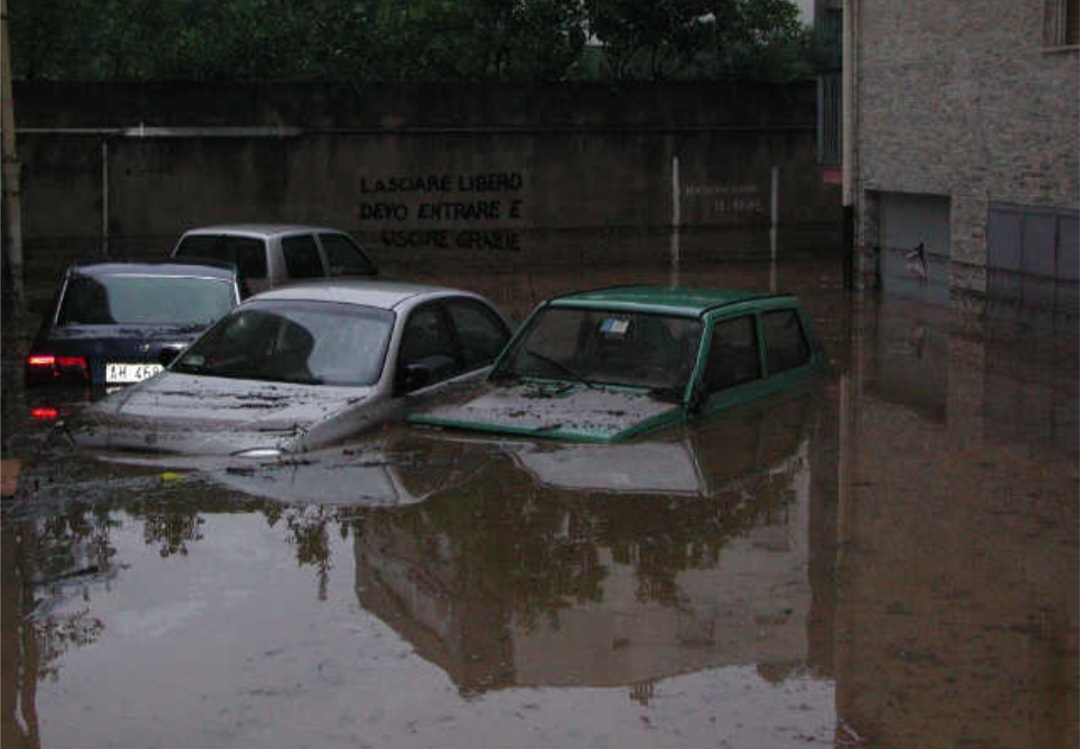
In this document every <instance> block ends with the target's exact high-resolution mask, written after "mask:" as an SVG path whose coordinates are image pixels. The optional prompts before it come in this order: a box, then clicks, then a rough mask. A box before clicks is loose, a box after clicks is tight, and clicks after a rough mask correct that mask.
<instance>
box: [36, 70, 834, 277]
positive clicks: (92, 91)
mask: <svg viewBox="0 0 1080 749" xmlns="http://www.w3.org/2000/svg"><path fill="white" fill-rule="evenodd" d="M814 95H815V91H814V87H813V85H812V84H806V85H797V86H790V87H760V86H741V87H740V86H731V85H696V84H695V85H665V86H652V85H643V86H635V87H632V88H625V89H615V88H611V87H607V86H592V85H588V86H542V87H525V86H414V87H373V88H364V89H352V88H348V87H335V86H303V87H301V86H274V87H269V86H218V87H207V86H188V85H169V86H166V85H140V86H134V85H132V86H126V85H73V84H53V85H49V84H34V85H30V84H23V85H17V86H16V88H15V96H16V116H17V121H18V128H19V149H20V158H21V160H22V164H23V175H24V176H23V201H24V202H23V222H24V229H23V230H24V235H25V242H26V246H27V272H28V274H32V273H34V272H35V269H40V268H41V267H42V263H43V262H44V261H45V260H48V261H49V264H50V265H51V266H56V267H60V266H62V265H63V264H65V263H66V262H67V261H69V260H71V259H74V258H77V257H91V256H94V255H100V254H101V253H102V251H103V248H104V249H107V250H108V252H109V254H110V255H112V256H114V257H150V256H154V255H159V254H163V253H165V252H166V251H167V250H168V249H169V248H170V247H171V245H172V244H173V243H174V242H175V239H176V237H177V236H178V235H179V233H180V232H181V231H182V230H183V229H185V228H186V227H189V226H193V225H200V224H208V223H218V222H232V221H253V220H258V221H291V222H311V223H323V224H329V225H333V226H337V227H341V228H344V229H346V230H348V231H351V232H353V233H354V234H355V235H356V236H357V237H358V238H359V239H361V240H362V241H363V243H364V244H365V246H367V247H368V248H369V250H370V251H371V253H372V255H373V256H374V257H375V259H376V260H377V261H378V262H380V264H381V265H383V266H384V267H386V266H391V267H392V266H394V265H395V264H399V263H401V264H404V263H408V264H412V265H415V264H417V263H418V262H425V261H428V260H433V259H438V260H439V261H446V262H454V263H464V264H473V265H476V264H479V265H483V266H485V267H492V266H500V265H513V266H516V267H520V266H521V265H522V264H526V265H534V264H538V265H545V264H547V265H550V264H563V263H569V264H580V263H583V262H611V263H617V262H623V261H626V260H639V259H647V258H649V257H651V256H652V255H655V254H659V252H660V250H662V249H666V247H667V241H666V239H661V240H659V241H658V240H657V236H656V235H658V234H660V235H666V233H668V232H669V231H670V228H671V225H672V219H673V214H674V212H675V211H676V204H678V212H679V214H680V216H681V221H682V226H683V231H684V232H687V233H689V234H692V233H693V232H695V231H716V230H721V231H724V230H728V229H736V228H737V229H740V230H745V229H748V228H749V229H754V230H758V229H761V228H763V227H764V228H767V227H768V226H769V222H770V209H771V190H772V170H773V168H774V167H775V168H776V170H777V175H778V194H779V200H778V208H779V220H780V225H781V228H782V229H785V228H787V229H799V228H808V227H809V228H822V227H825V228H826V229H828V230H835V228H836V227H837V226H838V223H839V218H840V213H839V194H838V191H837V190H836V188H834V187H830V186H826V185H823V184H822V182H821V180H820V178H819V174H818V170H817V168H816V152H815V132H814V123H815V98H814ZM676 159H677V162H678V176H679V180H678V185H677V187H676V186H674V183H673V177H674V169H675V167H674V165H675V163H676ZM597 233H615V234H620V235H623V236H624V237H625V235H630V236H632V237H634V238H635V240H634V241H632V242H630V243H629V246H632V247H636V249H633V250H630V251H629V255H630V257H627V256H626V255H627V253H628V251H627V250H625V249H623V250H621V251H620V252H621V256H619V257H609V256H607V255H606V250H605V248H604V247H603V246H602V243H600V244H598V243H596V242H595V241H593V238H594V237H595V235H596V234H597ZM685 244H686V252H687V253H689V254H690V255H693V253H694V252H695V249H694V248H695V243H694V240H693V238H692V237H688V238H687V241H686V243H685ZM751 244H752V245H753V247H752V248H750V249H746V251H757V250H759V249H760V246H759V244H757V243H751ZM627 246H628V243H627V242H621V243H620V247H623V248H625V247H627ZM740 246H741V247H744V249H745V248H746V247H748V245H738V246H735V245H733V249H732V251H733V252H738V251H742V250H739V249H738V247H740ZM705 251H708V252H713V251H715V250H705Z"/></svg>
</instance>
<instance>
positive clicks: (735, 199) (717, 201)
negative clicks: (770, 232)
mask: <svg viewBox="0 0 1080 749" xmlns="http://www.w3.org/2000/svg"><path fill="white" fill-rule="evenodd" d="M686 196H687V197H688V198H700V199H701V206H702V208H703V209H704V210H705V211H707V212H709V213H712V214H717V215H720V216H732V215H736V214H746V213H763V212H764V211H765V201H764V199H763V198H762V195H761V193H760V192H759V191H758V188H757V186H756V185H751V184H737V185H687V186H686Z"/></svg>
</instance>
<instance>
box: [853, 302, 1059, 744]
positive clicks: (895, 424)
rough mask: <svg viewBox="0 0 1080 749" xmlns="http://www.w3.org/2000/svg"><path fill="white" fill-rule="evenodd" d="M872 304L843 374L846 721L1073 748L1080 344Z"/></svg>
mask: <svg viewBox="0 0 1080 749" xmlns="http://www.w3.org/2000/svg"><path fill="white" fill-rule="evenodd" d="M864 312H865V313H866V316H865V318H863V319H861V320H859V321H858V322H857V323H856V325H855V336H854V341H855V344H854V346H855V349H854V350H853V352H852V357H851V360H852V362H853V367H852V373H851V378H850V380H849V381H847V382H845V384H844V385H842V387H841V390H842V395H841V402H842V403H849V404H850V409H848V410H847V413H846V415H845V417H844V419H845V425H844V426H843V427H842V429H843V431H844V433H845V437H844V438H843V439H842V440H841V444H842V448H843V451H844V452H845V453H846V456H848V457H849V458H850V462H849V461H848V457H845V459H844V461H843V462H844V463H848V462H849V464H850V466H851V468H850V472H849V474H848V477H847V478H848V480H847V481H845V482H843V484H842V486H843V487H844V488H843V490H842V492H841V502H840V510H839V512H838V516H839V518H840V529H839V532H838V534H837V535H838V541H839V542H840V543H839V548H840V550H841V551H840V557H839V560H838V563H837V570H836V574H837V578H838V580H839V581H840V582H839V583H838V586H837V594H838V600H837V604H836V617H837V630H838V632H843V633H844V636H843V637H842V638H838V639H837V645H836V659H835V663H836V684H837V709H838V712H839V718H840V720H841V721H842V722H843V723H844V724H845V725H851V726H854V727H855V728H856V729H857V730H858V733H859V734H860V735H862V736H864V737H868V738H871V739H875V738H876V739H882V740H887V742H888V743H889V745H890V746H928V745H930V746H960V745H965V746H980V747H991V746H993V747H999V746H1000V747H1004V746H1008V747H1053V748H1056V749H1065V748H1066V747H1074V746H1076V745H1077V740H1078V736H1077V728H1078V726H1080V722H1078V721H1077V714H1078V706H1077V690H1076V685H1077V681H1078V673H1077V660H1076V654H1077V648H1078V640H1080V636H1078V632H1080V621H1078V618H1077V614H1078V609H1080V604H1078V588H1077V585H1076V581H1077V579H1078V573H1080V562H1078V553H1077V540H1078V528H1080V525H1078V516H1077V510H1078V507H1080V503H1078V501H1077V500H1078V484H1077V471H1076V456H1077V451H1078V443H1077V440H1078V436H1080V434H1078V431H1077V415H1078V411H1080V408H1078V399H1077V390H1078V389H1080V378H1078V377H1077V370H1078V367H1080V357H1078V355H1077V353H1078V346H1077V341H1076V340H1075V339H1074V338H1070V337H1068V336H1047V335H1045V334H1043V333H1041V332H1040V331H1038V330H1037V329H1034V328H1031V327H1019V326H1008V325H1003V324H1001V323H999V322H996V321H994V322H985V321H978V320H975V321H973V320H971V319H970V318H968V317H967V316H966V315H965V314H963V313H962V312H959V311H957V310H949V309H944V308H927V307H925V306H923V307H916V306H915V305H911V304H904V303H901V302H899V301H898V300H888V301H887V302H883V303H881V304H879V305H875V306H874V307H872V308H870V309H867V310H864ZM911 326H915V327H916V328H917V329H918V330H919V335H918V337H917V341H918V342H919V346H915V345H913V341H912V339H911V337H910V335H909V330H910V329H911ZM886 737H887V738H886Z"/></svg>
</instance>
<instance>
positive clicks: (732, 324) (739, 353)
mask: <svg viewBox="0 0 1080 749" xmlns="http://www.w3.org/2000/svg"><path fill="white" fill-rule="evenodd" d="M703 377H704V379H703V384H704V391H705V394H706V395H708V394H711V393H715V392H716V391H718V390H724V389H725V388H730V387H734V386H736V385H742V384H744V383H747V382H751V381H753V380H756V379H759V378H760V377H761V358H760V356H759V354H758V340H757V329H756V325H755V324H754V316H753V315H744V316H743V317H736V318H734V319H731V320H722V321H720V322H718V323H716V324H715V325H714V326H713V332H712V338H711V340H710V342H709V356H708V359H707V361H706V363H705V373H704V376H703Z"/></svg>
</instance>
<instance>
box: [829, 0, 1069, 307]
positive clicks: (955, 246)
mask: <svg viewBox="0 0 1080 749" xmlns="http://www.w3.org/2000/svg"><path fill="white" fill-rule="evenodd" d="M1077 6H1078V3H1077V1H1076V0H1022V1H1018V0H981V1H980V2H978V3H962V4H955V3H946V4H942V3H939V2H934V0H846V1H845V2H844V16H845V17H844V33H845V63H844V65H845V86H846V92H845V93H846V101H845V120H846V129H845V136H846V140H845V144H844V157H845V158H844V162H845V178H846V181H845V197H846V199H847V202H848V203H849V204H850V206H851V208H852V209H853V210H852V216H853V223H854V227H853V230H854V237H853V239H854V248H855V254H856V269H857V271H858V272H859V276H858V279H859V281H860V282H861V283H862V284H863V285H864V286H872V285H879V286H881V287H882V288H883V289H884V290H885V291H886V292H889V291H892V292H897V293H900V294H903V295H906V296H912V297H915V298H921V299H925V300H927V301H942V300H947V299H949V298H951V297H955V296H957V295H958V294H959V295H961V296H964V297H965V298H969V297H970V298H976V299H984V300H991V301H995V300H996V301H999V302H1002V303H1006V304H1017V303H1019V304H1022V305H1025V306H1035V307H1043V308H1051V309H1055V310H1062V309H1064V310H1069V311H1070V312H1069V314H1070V315H1072V316H1073V319H1075V307H1076V304H1077V295H1076V285H1077V279H1078V277H1080V231H1078V225H1080V220H1078V216H1080V212H1078V207H1080V160H1078V152H1080V65H1078V56H1080V46H1078V41H1080V39H1078V25H1077V23H1078V17H1080V14H1078V12H1077ZM963 292H973V294H972V295H967V294H963ZM1055 314H1056V313H1055Z"/></svg>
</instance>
